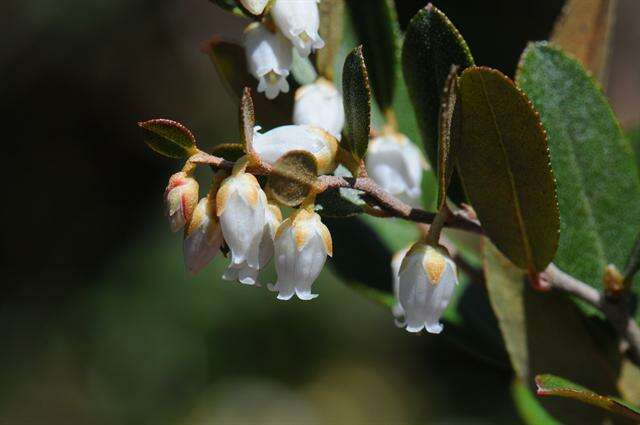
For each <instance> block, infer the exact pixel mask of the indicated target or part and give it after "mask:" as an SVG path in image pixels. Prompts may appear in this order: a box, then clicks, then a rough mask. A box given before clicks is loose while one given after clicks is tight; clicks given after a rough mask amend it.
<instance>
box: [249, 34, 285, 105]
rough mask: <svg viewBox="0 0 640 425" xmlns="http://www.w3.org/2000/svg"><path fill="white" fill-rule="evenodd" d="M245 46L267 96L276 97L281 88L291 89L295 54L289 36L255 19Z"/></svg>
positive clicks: (283, 91) (253, 72) (250, 62)
mask: <svg viewBox="0 0 640 425" xmlns="http://www.w3.org/2000/svg"><path fill="white" fill-rule="evenodd" d="M244 47H245V53H246V55H247V65H248V67H249V72H250V73H251V75H253V76H254V77H255V78H256V79H258V92H260V93H264V94H265V96H266V97H267V99H275V98H276V97H277V96H278V94H279V93H280V92H282V93H288V92H289V83H288V82H287V77H288V76H289V72H290V70H291V64H292V62H293V54H292V51H291V44H289V42H288V41H287V39H286V38H284V37H283V36H282V34H281V33H280V32H277V31H276V32H275V33H274V32H271V31H269V29H268V28H267V27H266V26H264V25H263V24H261V23H258V22H254V23H253V24H251V25H249V26H248V27H247V29H246V30H245V31H244Z"/></svg>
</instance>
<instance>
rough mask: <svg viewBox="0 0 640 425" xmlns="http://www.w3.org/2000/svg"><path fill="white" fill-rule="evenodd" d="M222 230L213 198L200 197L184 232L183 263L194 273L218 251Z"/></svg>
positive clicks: (190, 272)
mask: <svg viewBox="0 0 640 425" xmlns="http://www.w3.org/2000/svg"><path fill="white" fill-rule="evenodd" d="M222 240H223V239H222V230H221V229H220V225H219V223H218V218H217V217H216V214H215V200H213V199H210V198H209V197H206V198H202V199H201V200H200V202H199V203H198V206H197V207H196V209H195V211H194V212H193V217H192V218H191V222H190V223H189V226H188V227H187V229H186V231H185V234H184V243H183V247H184V263H185V265H186V266H187V271H188V272H189V274H191V275H196V274H198V273H199V272H200V270H202V269H203V268H204V267H205V266H206V265H207V264H209V263H210V262H211V260H213V258H214V257H215V256H216V255H217V254H218V252H219V251H220V246H221V245H222Z"/></svg>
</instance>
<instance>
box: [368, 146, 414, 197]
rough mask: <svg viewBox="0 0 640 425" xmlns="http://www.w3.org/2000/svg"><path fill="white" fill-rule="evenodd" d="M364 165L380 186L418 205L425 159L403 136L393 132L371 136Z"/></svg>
mask: <svg viewBox="0 0 640 425" xmlns="http://www.w3.org/2000/svg"><path fill="white" fill-rule="evenodd" d="M366 167H367V173H368V174H369V177H371V178H372V179H373V180H374V181H375V182H376V183H378V184H379V185H380V186H381V187H382V188H383V189H384V190H386V191H387V192H389V193H390V194H392V195H394V196H396V197H398V198H400V199H402V200H403V201H405V202H407V203H408V204H410V205H412V206H418V205H419V203H420V196H421V194H422V189H421V183H422V172H423V170H424V169H425V168H426V161H425V159H424V156H423V155H422V152H420V149H418V147H417V146H416V145H414V144H413V143H411V141H410V140H409V138H408V137H407V136H405V135H404V134H400V133H393V134H385V135H382V136H379V137H376V138H374V139H373V140H371V142H370V143H369V148H368V150H367V157H366Z"/></svg>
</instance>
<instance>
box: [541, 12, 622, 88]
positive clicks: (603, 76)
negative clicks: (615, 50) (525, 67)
mask: <svg viewBox="0 0 640 425" xmlns="http://www.w3.org/2000/svg"><path fill="white" fill-rule="evenodd" d="M617 3H618V2H617V0H568V1H567V2H566V3H565V5H564V9H563V11H562V15H561V16H560V18H558V21H557V22H556V25H555V28H554V29H553V35H552V36H551V41H552V42H553V43H554V44H556V45H558V46H560V47H562V48H563V49H564V50H565V51H566V52H568V53H570V54H572V55H573V56H575V57H576V58H577V59H578V60H579V61H581V62H582V63H583V64H584V66H585V68H587V69H589V70H590V71H591V72H592V74H593V75H594V76H595V78H596V79H598V81H600V82H601V83H602V84H604V85H606V80H607V65H608V62H609V59H610V56H611V55H610V49H611V39H612V37H611V35H612V30H613V26H614V23H615V20H616V18H615V17H616V5H617Z"/></svg>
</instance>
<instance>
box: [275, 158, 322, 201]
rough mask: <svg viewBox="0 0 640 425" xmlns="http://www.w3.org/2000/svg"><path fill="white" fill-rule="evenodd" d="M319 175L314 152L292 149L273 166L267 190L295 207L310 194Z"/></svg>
mask: <svg viewBox="0 0 640 425" xmlns="http://www.w3.org/2000/svg"><path fill="white" fill-rule="evenodd" d="M317 177H318V162H317V161H316V158H315V157H314V156H313V155H312V154H310V153H309V152H307V151H290V152H287V153H286V154H284V155H283V156H282V157H281V158H280V159H278V161H277V162H276V163H275V165H274V166H273V171H272V172H271V174H270V175H269V181H268V183H267V190H268V191H269V194H270V195H271V196H273V198H274V199H275V200H276V201H278V202H280V203H281V204H283V205H286V206H289V207H295V206H298V205H300V204H301V203H302V201H304V200H305V199H306V198H307V197H308V196H309V194H310V193H311V191H312V189H313V186H314V184H315V181H316V179H317Z"/></svg>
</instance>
